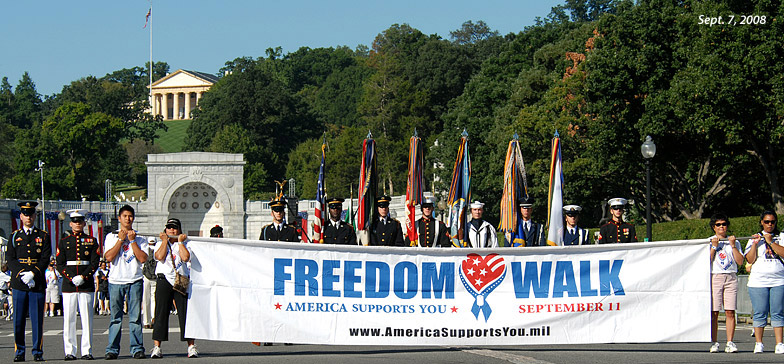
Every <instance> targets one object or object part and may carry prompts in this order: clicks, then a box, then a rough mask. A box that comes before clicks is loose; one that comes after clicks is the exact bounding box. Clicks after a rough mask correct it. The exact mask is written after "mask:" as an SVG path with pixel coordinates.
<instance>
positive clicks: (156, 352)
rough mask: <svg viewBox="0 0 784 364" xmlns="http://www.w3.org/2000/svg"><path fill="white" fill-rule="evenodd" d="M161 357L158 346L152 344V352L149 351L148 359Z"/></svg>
mask: <svg viewBox="0 0 784 364" xmlns="http://www.w3.org/2000/svg"><path fill="white" fill-rule="evenodd" d="M160 358H163V352H162V351H161V347H160V346H153V347H152V352H150V359H160Z"/></svg>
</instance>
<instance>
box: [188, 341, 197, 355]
mask: <svg viewBox="0 0 784 364" xmlns="http://www.w3.org/2000/svg"><path fill="white" fill-rule="evenodd" d="M188 357H189V358H198V357H199V350H197V349H196V344H193V345H189V346H188Z"/></svg>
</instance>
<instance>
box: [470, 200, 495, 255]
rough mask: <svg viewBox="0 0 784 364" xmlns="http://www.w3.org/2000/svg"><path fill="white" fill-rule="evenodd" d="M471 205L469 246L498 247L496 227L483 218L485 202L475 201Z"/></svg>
mask: <svg viewBox="0 0 784 364" xmlns="http://www.w3.org/2000/svg"><path fill="white" fill-rule="evenodd" d="M469 206H470V207H471V222H469V224H468V226H466V229H468V241H467V243H468V244H469V245H470V246H469V248H497V247H498V236H497V235H496V233H495V227H494V226H493V225H491V224H490V223H489V222H487V221H485V220H482V214H484V212H485V204H484V203H482V202H479V201H474V202H472V203H471V205H469Z"/></svg>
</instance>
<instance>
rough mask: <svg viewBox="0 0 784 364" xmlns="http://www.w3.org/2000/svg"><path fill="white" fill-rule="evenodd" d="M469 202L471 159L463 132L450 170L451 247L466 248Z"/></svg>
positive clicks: (466, 136) (466, 134)
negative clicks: (452, 167) (453, 164)
mask: <svg viewBox="0 0 784 364" xmlns="http://www.w3.org/2000/svg"><path fill="white" fill-rule="evenodd" d="M470 200H471V158H470V157H469V155H468V132H466V131H465V130H463V135H462V137H461V138H460V146H459V147H458V149H457V159H456V160H455V168H454V169H453V170H452V185H451V186H450V187H449V198H448V199H447V204H448V205H449V237H450V238H451V239H452V245H453V246H455V247H459V248H464V247H466V246H467V241H468V229H466V223H467V222H468V217H469V216H470V215H468V213H467V211H468V201H470Z"/></svg>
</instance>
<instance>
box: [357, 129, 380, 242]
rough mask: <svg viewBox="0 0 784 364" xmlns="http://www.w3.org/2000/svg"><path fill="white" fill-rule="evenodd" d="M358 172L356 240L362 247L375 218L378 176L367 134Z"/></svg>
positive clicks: (370, 142) (371, 140)
mask: <svg viewBox="0 0 784 364" xmlns="http://www.w3.org/2000/svg"><path fill="white" fill-rule="evenodd" d="M359 168H360V170H359V190H358V191H357V194H358V196H357V197H358V199H359V206H358V207H357V226H356V228H357V230H359V231H360V233H358V234H357V239H358V240H359V241H360V242H361V243H362V244H364V245H368V244H369V243H370V235H369V231H370V229H371V225H372V223H373V218H374V217H375V216H376V213H377V211H376V207H375V206H376V194H377V193H378V176H377V174H376V141H375V140H373V135H371V134H370V132H368V135H367V137H366V138H365V141H363V142H362V164H361V165H360V167H359Z"/></svg>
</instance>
